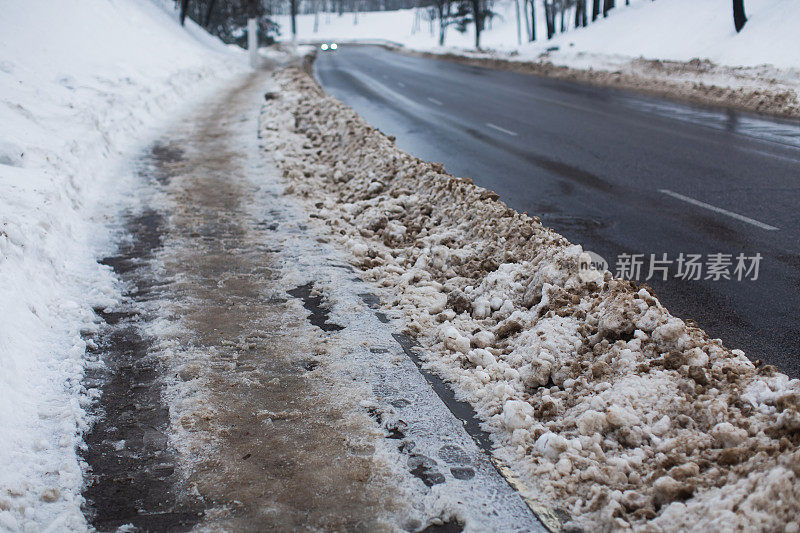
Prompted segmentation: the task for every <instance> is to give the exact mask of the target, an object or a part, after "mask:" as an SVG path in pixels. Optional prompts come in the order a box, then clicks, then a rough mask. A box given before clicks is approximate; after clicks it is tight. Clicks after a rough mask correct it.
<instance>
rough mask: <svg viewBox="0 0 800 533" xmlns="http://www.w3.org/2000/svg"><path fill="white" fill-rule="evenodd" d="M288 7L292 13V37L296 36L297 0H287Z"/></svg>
mask: <svg viewBox="0 0 800 533" xmlns="http://www.w3.org/2000/svg"><path fill="white" fill-rule="evenodd" d="M289 9H290V11H291V15H292V39H296V38H297V0H289Z"/></svg>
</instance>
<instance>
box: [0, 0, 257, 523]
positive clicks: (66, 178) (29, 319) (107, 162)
mask: <svg viewBox="0 0 800 533" xmlns="http://www.w3.org/2000/svg"><path fill="white" fill-rule="evenodd" d="M188 30H189V31H188V32H187V31H184V30H182V29H181V28H180V27H179V26H178V25H177V24H176V22H175V21H174V17H173V16H172V15H171V14H169V13H167V12H165V11H164V10H163V9H162V8H161V7H158V6H156V5H155V4H151V3H150V2H141V1H136V0H115V1H113V2H112V1H108V0H69V1H60V2H52V1H49V0H28V1H26V2H4V3H3V15H2V17H0V125H2V126H0V283H2V289H1V290H0V324H2V325H0V369H2V370H0V429H1V431H0V465H2V466H0V530H18V529H26V530H27V529H28V528H34V529H36V528H42V529H45V528H49V529H50V530H64V529H73V530H75V529H84V528H85V527H86V526H85V522H84V519H83V516H82V514H81V511H80V503H81V496H80V488H81V483H82V475H81V468H80V464H79V460H78V458H77V455H76V446H78V445H79V443H80V432H81V430H83V429H84V428H85V427H86V417H85V413H84V407H86V405H87V404H88V403H89V402H90V400H91V398H92V396H93V395H94V392H93V391H91V390H90V391H86V390H83V389H82V384H81V378H82V375H83V368H84V354H85V350H86V349H87V346H86V343H85V342H84V341H83V340H82V337H81V332H82V330H84V329H87V330H88V329H91V328H92V327H93V326H92V324H93V320H94V315H93V313H92V308H93V307H98V306H99V307H105V306H106V305H108V304H110V303H111V302H113V301H114V299H116V298H117V297H118V294H119V291H118V287H117V286H116V282H115V280H114V278H113V276H112V275H111V273H110V270H109V269H108V268H106V267H103V266H101V265H99V264H98V263H97V262H96V258H97V257H98V254H100V253H101V250H102V248H103V246H105V244H106V242H107V235H106V234H107V231H108V230H107V229H106V228H105V227H104V223H105V222H106V221H107V215H109V214H112V212H113V205H114V203H115V198H118V197H119V196H120V195H122V194H124V191H125V188H126V183H125V179H124V178H125V176H126V175H127V174H126V172H125V169H121V168H120V162H121V160H122V159H123V156H124V154H126V153H129V152H130V151H131V150H133V149H135V148H137V143H138V142H140V140H141V139H142V137H143V135H144V133H145V132H146V130H147V129H148V128H149V127H152V126H153V125H154V124H156V123H158V122H160V121H163V120H164V118H165V116H166V115H168V114H169V113H171V112H172V111H173V110H174V108H175V106H176V105H177V104H180V102H181V101H182V100H183V99H185V98H187V97H188V96H189V95H191V94H192V93H195V92H197V91H198V88H199V87H204V86H205V87H207V88H208V80H211V79H214V78H219V77H224V76H230V75H231V74H232V73H234V72H236V71H237V70H239V69H242V68H244V67H243V66H239V65H240V64H241V65H243V63H242V62H241V61H240V60H239V57H238V55H236V54H235V53H234V52H232V51H230V50H227V49H226V48H225V47H224V46H223V45H222V44H221V43H219V42H218V41H214V40H213V39H211V38H210V37H209V36H208V35H205V34H204V33H203V32H202V31H201V30H199V29H198V28H196V27H191V26H190V27H189V28H188ZM104 213H105V215H104Z"/></svg>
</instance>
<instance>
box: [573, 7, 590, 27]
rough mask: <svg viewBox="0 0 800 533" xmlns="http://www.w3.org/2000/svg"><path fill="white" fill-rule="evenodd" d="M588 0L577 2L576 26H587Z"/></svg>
mask: <svg viewBox="0 0 800 533" xmlns="http://www.w3.org/2000/svg"><path fill="white" fill-rule="evenodd" d="M587 23H588V21H587V20H586V0H578V1H577V3H576V4H575V27H576V28H579V27H581V26H584V27H585V26H586V24H587Z"/></svg>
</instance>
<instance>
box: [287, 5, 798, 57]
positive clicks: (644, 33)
mask: <svg viewBox="0 0 800 533" xmlns="http://www.w3.org/2000/svg"><path fill="white" fill-rule="evenodd" d="M541 4H542V3H541V2H537V7H538V10H539V11H538V12H537V14H536V21H537V41H536V42H534V43H526V42H525V37H524V33H525V29H524V28H525V25H524V22H523V24H522V28H523V29H522V32H523V38H522V44H521V45H520V44H518V41H517V23H516V14H515V4H514V2H508V1H501V2H498V3H497V4H496V7H495V9H496V11H497V12H498V14H499V16H498V17H495V19H494V20H492V21H491V22H490V23H489V28H488V29H487V30H486V31H485V32H484V33H483V34H482V36H481V44H482V48H485V49H494V50H499V51H504V52H514V53H518V54H519V55H518V56H517V59H536V58H538V57H539V55H540V54H542V53H544V52H546V51H547V49H548V48H551V47H558V48H559V49H558V50H557V51H553V52H550V53H548V57H547V58H548V60H550V61H552V62H553V63H555V64H561V65H569V66H572V67H578V68H586V67H589V66H593V67H594V68H598V66H600V68H603V66H604V64H605V63H608V64H609V65H607V66H608V67H610V66H611V65H615V64H619V62H620V60H621V59H625V58H627V59H630V58H637V57H644V58H647V59H668V60H676V61H689V60H691V59H694V58H699V59H708V60H710V61H713V62H714V63H717V64H720V65H728V66H756V65H764V64H769V65H773V66H775V67H778V68H782V69H792V68H793V69H797V68H800V54H798V53H797V50H800V32H798V31H797V28H798V27H800V4H798V2H797V1H796V0H747V2H745V5H746V11H747V15H748V18H749V20H748V22H747V24H746V25H745V27H744V29H743V30H742V32H741V33H740V34H738V35H737V34H736V32H735V31H734V29H733V18H732V13H731V3H730V1H729V0H659V1H657V2H653V1H651V0H632V1H631V5H630V6H625V5H624V2H618V3H617V6H618V7H617V8H616V9H613V10H611V11H610V12H609V16H608V18H607V19H602V16H601V18H600V19H598V20H597V21H595V22H593V23H592V22H590V23H589V25H588V27H586V28H580V29H572V28H570V29H569V30H568V31H567V32H565V33H563V34H561V33H559V34H557V35H556V36H555V37H554V38H553V39H552V40H549V41H548V40H547V39H546V35H547V34H546V31H545V22H544V21H545V18H544V12H543V8H542V6H541ZM589 8H590V9H591V2H590V5H589ZM589 15H590V17H591V13H589ZM277 19H278V21H279V22H280V23H281V27H282V28H284V31H283V36H284V38H287V39H288V38H289V36H290V35H291V34H290V32H289V31H288V28H289V27H290V26H289V19H288V17H287V16H281V17H277ZM567 19H568V21H569V23H570V25H571V24H572V23H573V21H574V11H572V10H570V11H569V13H568V17H567ZM355 21H356V17H355V16H354V14H353V13H345V14H344V15H343V16H341V17H340V16H338V14H335V13H334V14H327V13H323V14H321V15H320V16H319V29H318V31H317V32H316V33H315V32H314V31H313V30H314V15H300V16H299V17H298V21H297V24H298V38H299V39H302V40H320V41H322V40H327V41H331V40H337V41H369V40H377V41H381V40H382V41H389V42H394V43H397V44H402V45H404V46H406V47H408V48H410V49H414V50H424V51H434V52H436V51H438V52H445V51H453V50H458V49H473V48H474V36H473V28H472V26H471V25H470V26H469V27H468V29H467V31H466V32H465V33H459V32H458V31H457V30H456V29H455V27H454V26H451V27H450V28H448V30H447V37H446V41H445V47H444V48H442V47H439V46H438V26H437V24H436V23H433V24H431V23H430V22H429V21H428V19H427V13H426V10H424V9H419V10H413V9H408V10H399V11H385V12H367V13H359V14H358V18H357V21H358V22H357V24H355ZM415 21H416V23H415ZM559 22H560V19H559Z"/></svg>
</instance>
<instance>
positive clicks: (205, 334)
mask: <svg viewBox="0 0 800 533" xmlns="http://www.w3.org/2000/svg"><path fill="white" fill-rule="evenodd" d="M267 88H268V84H267V83H266V80H265V74H263V73H254V74H250V75H243V76H241V77H240V78H239V79H237V80H236V81H235V83H232V84H231V86H230V87H229V88H228V89H227V90H226V91H223V92H221V93H220V94H218V95H216V96H215V97H213V98H211V99H209V100H208V101H207V102H205V103H204V105H203V106H201V107H199V108H198V109H197V110H195V111H194V112H192V113H190V114H188V115H187V116H185V117H183V118H182V119H181V120H180V121H177V122H176V125H175V126H174V127H173V128H171V129H170V131H169V132H168V133H167V134H166V135H165V137H164V139H163V140H161V141H159V142H157V143H156V144H155V145H154V146H153V147H152V149H151V150H149V151H147V152H146V153H145V154H143V156H142V161H141V162H140V165H139V166H140V168H141V170H140V180H141V183H140V186H139V188H138V189H137V190H136V191H135V194H133V195H132V196H133V197H134V198H132V200H131V211H132V212H131V216H130V220H129V222H128V223H127V224H126V228H127V233H128V234H129V235H127V236H125V237H124V238H123V239H122V240H121V252H123V253H121V254H120V256H119V257H118V258H112V259H109V260H108V261H107V263H108V264H109V265H111V266H113V267H114V269H115V272H116V274H117V275H118V276H119V277H120V278H121V279H122V281H123V282H124V284H125V286H126V287H129V291H128V293H127V294H126V298H125V301H124V302H122V303H121V304H120V306H119V308H109V309H106V310H103V311H102V316H103V317H104V318H105V320H106V323H107V324H106V326H105V327H104V328H103V330H102V335H101V336H100V337H98V338H95V339H92V341H91V342H92V345H94V346H97V348H98V349H97V350H96V352H97V353H98V357H99V359H100V360H101V361H103V363H104V364H102V365H97V366H98V367H100V368H102V369H103V371H102V372H99V373H98V375H92V378H93V379H96V380H97V381H98V382H99V384H100V386H101V387H102V395H101V396H100V398H99V400H98V402H97V404H96V405H95V408H94V410H93V414H94V415H95V416H94V419H95V423H94V425H93V428H92V431H91V433H90V434H89V435H88V436H87V439H86V442H87V449H88V450H87V452H86V453H85V459H86V461H87V464H88V466H89V476H88V478H87V487H86V490H85V492H84V496H85V497H86V499H87V505H86V510H87V515H88V517H89V520H90V523H91V525H92V526H94V527H96V528H98V529H99V530H112V529H114V528H117V527H120V526H128V525H130V526H133V527H138V528H141V529H146V530H151V529H157V530H158V529H165V528H166V529H174V528H178V529H189V528H194V529H196V530H201V531H205V530H208V531H218V530H264V529H281V530H282V529H287V528H288V529H298V528H312V529H318V530H325V531H344V530H347V531H397V530H407V531H418V530H421V529H424V528H426V527H428V526H431V525H432V526H441V527H445V528H446V530H448V531H461V530H462V529H464V530H467V531H486V530H493V531H520V530H525V531H544V529H543V528H542V526H541V524H540V523H539V521H538V519H537V518H536V516H535V515H534V514H533V513H532V512H531V510H530V508H529V507H528V506H527V505H526V503H525V501H524V499H523V498H522V497H521V496H520V494H519V493H518V492H516V491H515V490H514V489H513V488H512V487H511V486H510V485H509V483H508V482H507V480H506V479H504V478H503V477H502V476H501V475H500V474H499V473H498V470H497V467H496V466H495V465H496V464H495V463H493V462H492V460H491V459H490V457H489V456H488V455H487V454H486V453H485V451H484V450H483V449H481V448H480V447H479V446H478V445H477V444H476V442H475V441H473V438H472V436H471V435H470V434H469V433H468V431H467V428H465V425H464V424H463V423H462V422H463V421H462V419H460V418H459V417H458V416H457V415H456V414H455V410H452V409H450V408H449V406H448V405H446V404H445V403H444V402H443V401H442V400H441V399H440V397H439V396H438V395H437V393H436V392H435V391H434V390H433V389H432V388H431V386H430V385H429V382H428V380H427V379H426V376H424V375H423V374H422V373H420V371H419V370H418V368H417V366H416V364H415V358H416V357H417V355H416V352H415V349H416V348H414V347H413V346H412V343H411V342H410V341H409V340H408V338H407V337H405V336H403V335H402V333H401V322H399V321H397V320H396V319H395V317H394V315H393V314H391V313H386V312H383V311H380V310H378V309H376V308H375V307H376V304H377V302H378V299H377V297H376V296H375V295H374V292H373V290H374V289H373V288H372V287H371V285H370V284H368V283H365V282H364V281H363V280H362V279H361V278H360V277H358V276H357V275H356V271H355V269H354V268H353V267H351V266H349V265H348V264H347V257H349V252H346V251H344V250H338V249H337V248H336V247H335V245H334V244H332V243H329V242H328V241H329V239H328V238H327V237H325V236H324V235H320V234H319V233H318V232H316V231H314V230H313V229H312V228H311V222H312V219H310V217H309V214H308V213H306V211H305V210H304V209H303V207H302V205H301V203H300V202H299V201H298V200H296V199H291V198H287V197H286V196H284V195H283V185H282V183H281V180H280V176H279V172H278V171H277V169H276V168H275V167H274V163H273V162H272V161H271V157H270V154H269V152H267V151H265V150H263V148H262V146H261V145H260V144H259V142H260V141H259V139H258V137H257V132H258V116H259V107H260V106H261V105H263V104H264V93H265V91H266V90H267ZM412 355H413V357H412ZM468 407H469V406H467V408H468Z"/></svg>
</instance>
